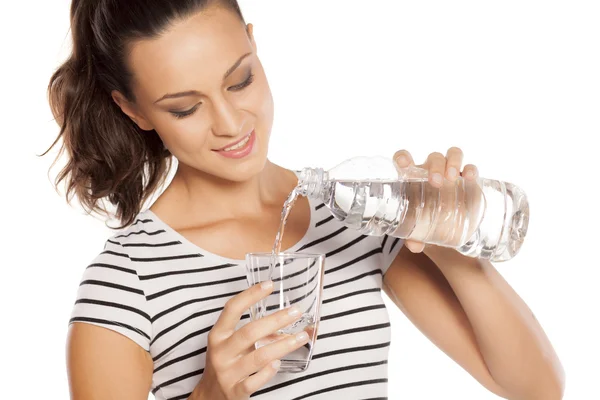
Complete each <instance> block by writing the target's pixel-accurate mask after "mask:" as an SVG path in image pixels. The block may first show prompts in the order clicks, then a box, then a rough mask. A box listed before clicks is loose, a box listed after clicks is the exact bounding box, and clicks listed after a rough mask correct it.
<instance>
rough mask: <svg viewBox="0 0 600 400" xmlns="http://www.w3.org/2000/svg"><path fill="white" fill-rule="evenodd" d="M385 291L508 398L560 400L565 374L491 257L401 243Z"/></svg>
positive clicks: (428, 333)
mask: <svg viewBox="0 0 600 400" xmlns="http://www.w3.org/2000/svg"><path fill="white" fill-rule="evenodd" d="M383 287H384V291H385V292H386V294H387V295H388V296H389V297H390V299H392V301H394V303H395V304H396V305H397V306H398V307H399V308H400V310H402V311H403V312H404V314H405V315H406V316H407V317H408V318H409V319H410V320H411V321H412V322H413V323H414V324H415V325H416V326H417V328H419V329H420V330H421V331H422V332H423V333H424V334H425V335H426V336H427V337H428V338H429V339H430V340H431V341H432V342H433V343H434V344H436V345H437V346H438V347H439V348H440V349H441V350H442V351H444V352H445V353H446V354H447V355H448V356H449V357H451V358H452V359H453V360H454V361H456V362H457V363H458V364H459V365H460V366H461V367H463V368H464V369H465V370H466V371H467V372H468V373H470V374H471V375H472V376H473V377H474V378H475V379H476V380H477V381H479V382H480V383H481V384H482V385H483V386H484V387H486V388H487V389H488V390H490V391H491V392H493V393H495V394H497V395H499V396H501V397H504V398H507V399H511V400H512V399H523V400H533V399H540V400H542V399H543V400H554V399H561V398H562V395H563V389H564V373H563V371H562V366H561V364H560V361H559V360H558V358H557V356H556V354H555V352H554V349H553V348H552V345H551V344H550V342H549V341H548V339H547V337H546V335H545V334H544V332H543V330H542V328H541V327H540V325H539V324H538V322H537V321H536V319H535V318H534V317H533V315H532V313H531V311H530V310H529V309H528V307H527V305H526V304H525V303H524V302H523V300H521V298H520V297H519V296H518V295H517V294H516V293H515V292H514V290H513V289H512V288H511V287H510V286H509V285H508V283H507V282H506V281H505V280H504V279H503V278H502V277H501V276H500V274H499V273H498V272H497V271H496V270H495V268H494V267H493V266H492V264H491V263H490V262H487V261H485V260H480V259H474V258H470V257H466V256H463V255H461V254H460V253H458V252H456V251H455V250H453V249H447V248H443V247H438V246H429V247H426V248H425V251H424V252H423V253H412V252H411V251H410V250H408V249H407V248H406V247H403V248H402V250H401V251H400V253H399V254H398V256H397V257H396V259H395V260H394V263H393V264H392V265H391V266H390V268H389V269H388V270H387V272H386V274H385V276H384V283H383Z"/></svg>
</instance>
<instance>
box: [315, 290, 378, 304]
mask: <svg viewBox="0 0 600 400" xmlns="http://www.w3.org/2000/svg"><path fill="white" fill-rule="evenodd" d="M380 291H381V289H380V288H374V289H365V290H359V291H357V292H352V293H346V294H343V295H341V296H337V297H334V298H331V299H326V300H323V304H327V303H332V302H334V301H338V300H342V299H345V298H348V297H352V296H357V295H359V294H364V293H375V292H380Z"/></svg>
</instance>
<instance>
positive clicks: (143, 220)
mask: <svg viewBox="0 0 600 400" xmlns="http://www.w3.org/2000/svg"><path fill="white" fill-rule="evenodd" d="M140 222H141V223H142V224H147V223H148V222H154V221H152V220H151V219H138V220H136V221H135V222H134V223H133V224H131V226H134V225H137V224H138V223H140Z"/></svg>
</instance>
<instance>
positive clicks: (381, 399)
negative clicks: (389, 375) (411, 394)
mask: <svg viewBox="0 0 600 400" xmlns="http://www.w3.org/2000/svg"><path fill="white" fill-rule="evenodd" d="M363 400H388V398H387V397H369V398H368V399H363Z"/></svg>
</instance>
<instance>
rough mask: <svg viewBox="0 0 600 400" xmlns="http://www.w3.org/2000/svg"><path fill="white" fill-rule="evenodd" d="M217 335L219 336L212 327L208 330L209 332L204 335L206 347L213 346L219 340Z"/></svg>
mask: <svg viewBox="0 0 600 400" xmlns="http://www.w3.org/2000/svg"><path fill="white" fill-rule="evenodd" d="M218 337H219V334H218V332H216V331H215V330H214V329H212V330H210V332H208V335H207V336H206V342H207V347H209V348H212V347H215V346H216V345H217V343H218V342H219V338H218Z"/></svg>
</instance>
